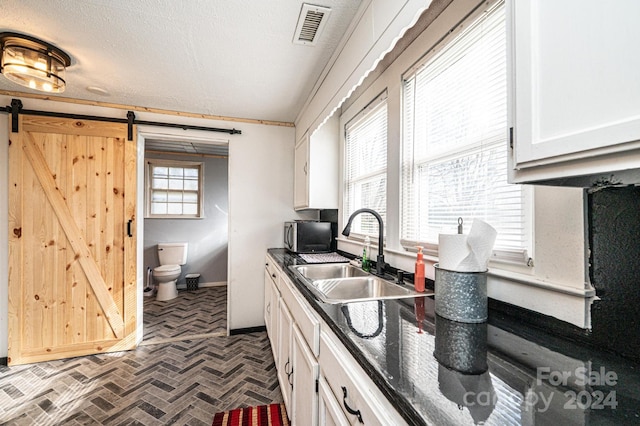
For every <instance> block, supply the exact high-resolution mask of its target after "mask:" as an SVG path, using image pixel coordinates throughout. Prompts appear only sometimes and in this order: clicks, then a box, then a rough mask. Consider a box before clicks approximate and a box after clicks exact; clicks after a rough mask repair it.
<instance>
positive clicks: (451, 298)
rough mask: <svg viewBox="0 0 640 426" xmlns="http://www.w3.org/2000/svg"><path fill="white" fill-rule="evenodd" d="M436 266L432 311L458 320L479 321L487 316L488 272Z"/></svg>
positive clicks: (482, 320)
mask: <svg viewBox="0 0 640 426" xmlns="http://www.w3.org/2000/svg"><path fill="white" fill-rule="evenodd" d="M434 268H435V285H434V290H435V312H436V314H438V315H440V316H442V317H444V318H447V319H450V320H453V321H458V322H467V323H480V322H484V321H486V320H487V318H488V298H487V271H484V272H456V271H449V270H447V269H443V268H440V264H439V263H436V264H435V265H434Z"/></svg>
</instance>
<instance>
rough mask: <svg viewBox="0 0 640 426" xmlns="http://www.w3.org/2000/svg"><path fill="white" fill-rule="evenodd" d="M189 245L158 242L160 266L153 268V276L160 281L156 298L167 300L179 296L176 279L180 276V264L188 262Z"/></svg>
mask: <svg viewBox="0 0 640 426" xmlns="http://www.w3.org/2000/svg"><path fill="white" fill-rule="evenodd" d="M188 245H189V244H188V243H160V244H158V260H159V261H160V266H158V267H156V268H153V278H154V279H155V281H156V282H157V283H158V293H157V294H156V300H160V301H166V300H171V299H175V298H176V297H178V289H177V288H176V280H177V279H178V277H179V276H180V272H181V268H180V266H181V265H184V264H185V263H187V247H188Z"/></svg>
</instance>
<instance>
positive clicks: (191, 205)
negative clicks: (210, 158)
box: [146, 160, 203, 218]
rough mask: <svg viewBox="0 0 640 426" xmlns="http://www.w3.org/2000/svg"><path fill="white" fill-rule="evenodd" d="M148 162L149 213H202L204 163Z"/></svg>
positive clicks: (168, 215)
mask: <svg viewBox="0 0 640 426" xmlns="http://www.w3.org/2000/svg"><path fill="white" fill-rule="evenodd" d="M147 166H148V167H147V193H146V195H147V197H146V198H147V217H165V218H194V217H202V175H203V164H202V163H198V162H186V161H167V160H147Z"/></svg>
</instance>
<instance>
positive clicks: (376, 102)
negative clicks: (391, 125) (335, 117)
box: [340, 89, 389, 247]
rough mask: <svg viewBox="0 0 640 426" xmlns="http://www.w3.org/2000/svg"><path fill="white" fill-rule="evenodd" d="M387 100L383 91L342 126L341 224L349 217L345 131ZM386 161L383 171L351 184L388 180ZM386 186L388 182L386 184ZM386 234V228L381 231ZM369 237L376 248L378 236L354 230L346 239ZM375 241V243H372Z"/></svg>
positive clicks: (386, 200) (370, 174)
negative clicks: (380, 178) (373, 179)
mask: <svg viewBox="0 0 640 426" xmlns="http://www.w3.org/2000/svg"><path fill="white" fill-rule="evenodd" d="M387 98H388V95H387V90H386V89H385V90H384V91H383V92H382V93H380V94H378V95H377V96H376V97H374V98H373V99H372V100H371V101H369V102H368V103H367V104H366V105H365V106H364V107H363V108H362V109H360V110H359V111H358V112H357V113H356V114H354V115H353V116H352V117H351V118H349V120H348V121H346V122H345V123H344V125H343V126H342V129H343V133H342V137H343V144H342V146H341V151H342V156H343V162H342V176H341V180H340V184H341V194H340V203H341V207H342V209H341V210H342V211H343V212H344V213H343V218H342V219H343V223H346V222H347V219H348V217H349V215H348V214H347V212H346V208H345V206H346V205H347V203H346V200H345V197H346V186H347V184H346V171H347V156H346V146H347V129H348V128H349V127H350V126H354V125H356V124H357V123H358V122H359V121H360V120H362V119H363V118H364V117H366V116H367V115H368V114H369V113H370V112H372V111H373V110H375V109H376V108H378V107H379V106H380V105H381V104H382V103H384V102H386V101H387ZM386 108H387V115H388V108H389V106H388V105H386ZM387 133H388V117H387ZM388 144H389V139H388V134H387V145H388ZM388 161H389V159H388V158H387V163H386V165H385V167H384V169H377V170H374V171H371V172H370V173H368V174H367V175H363V176H361V177H360V178H358V179H357V180H354V181H353V182H356V181H358V182H361V183H363V182H366V181H367V180H370V179H372V178H375V177H377V176H380V175H382V174H384V175H385V178H386V179H388V170H389V165H388ZM387 185H388V182H387ZM387 198H388V197H386V196H385V202H388V199H387ZM383 231H384V232H385V233H386V228H385V229H384V230H383ZM367 236H368V237H369V238H370V239H371V244H372V246H375V247H377V241H378V236H377V235H370V234H363V233H361V232H357V231H356V230H355V229H354V230H353V231H352V232H351V234H350V235H349V237H348V239H352V240H355V241H360V242H364V240H365V238H366V237H367ZM383 238H384V239H385V240H386V235H384V236H383ZM374 240H375V241H374Z"/></svg>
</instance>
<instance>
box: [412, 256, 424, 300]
mask: <svg viewBox="0 0 640 426" xmlns="http://www.w3.org/2000/svg"><path fill="white" fill-rule="evenodd" d="M417 248H418V258H417V259H416V270H415V274H414V276H413V284H414V286H415V288H416V291H420V292H422V291H424V261H423V260H422V247H420V246H417Z"/></svg>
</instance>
